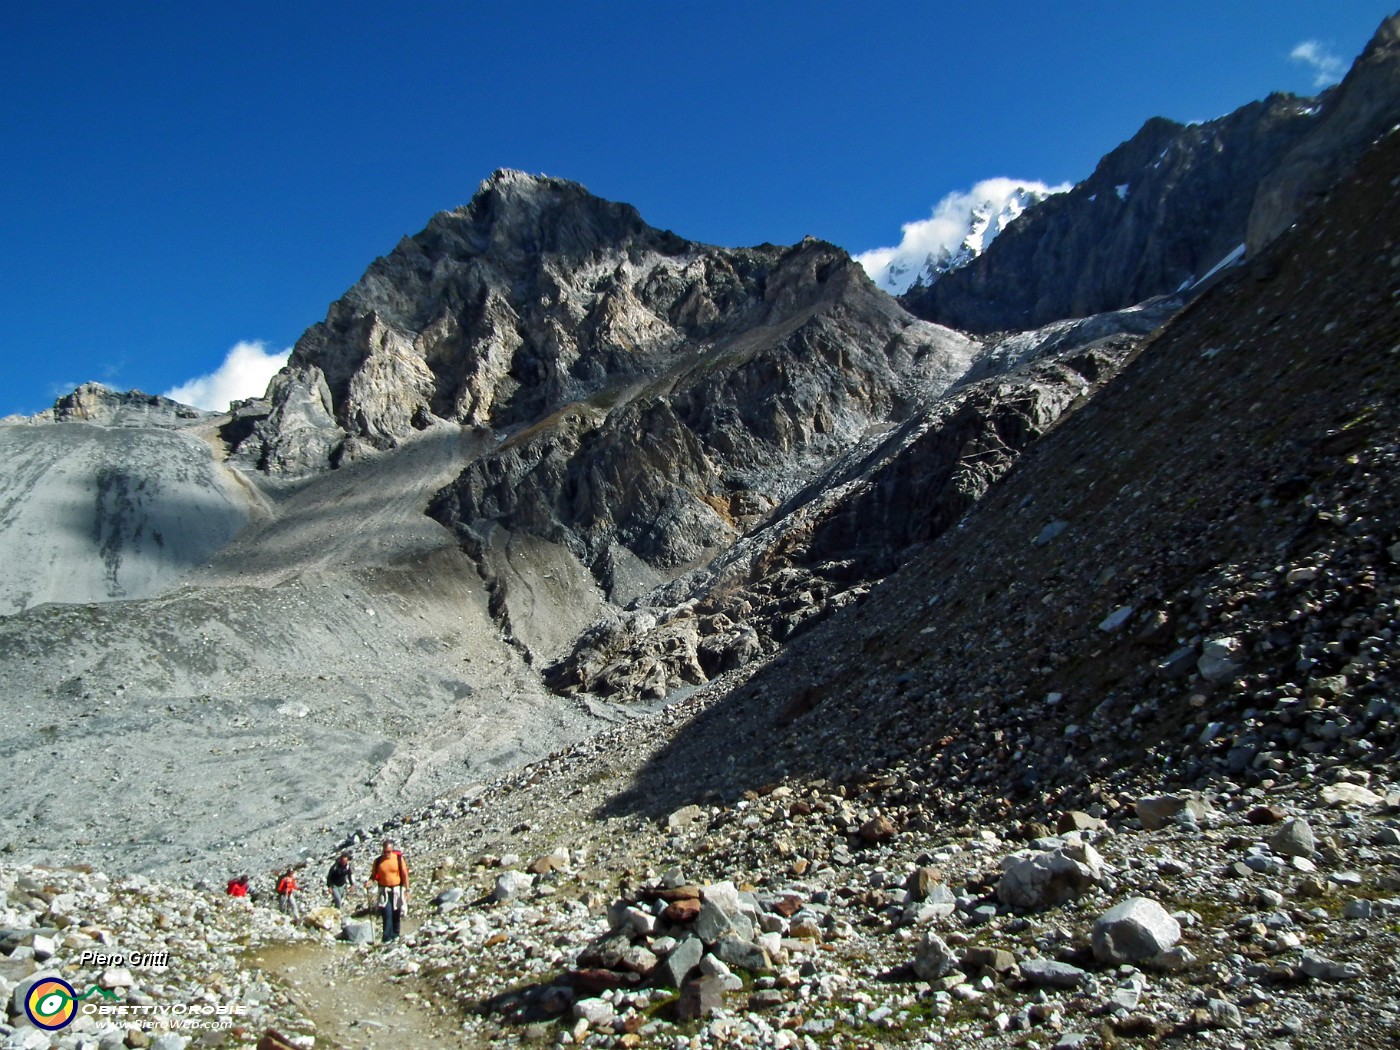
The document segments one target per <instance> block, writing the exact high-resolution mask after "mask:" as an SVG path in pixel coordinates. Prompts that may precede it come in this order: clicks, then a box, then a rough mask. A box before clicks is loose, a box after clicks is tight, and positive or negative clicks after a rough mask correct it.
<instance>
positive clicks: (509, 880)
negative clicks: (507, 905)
mask: <svg viewBox="0 0 1400 1050" xmlns="http://www.w3.org/2000/svg"><path fill="white" fill-rule="evenodd" d="M534 885H535V880H534V879H533V878H532V877H531V876H529V875H527V874H526V873H525V872H523V871H507V872H502V873H501V874H500V875H498V876H497V877H496V885H495V887H494V888H493V889H492V890H491V899H492V900H493V901H513V900H515V899H516V898H517V897H522V896H524V895H525V894H527V893H529V892H530V890H531V889H532V888H533V887H534Z"/></svg>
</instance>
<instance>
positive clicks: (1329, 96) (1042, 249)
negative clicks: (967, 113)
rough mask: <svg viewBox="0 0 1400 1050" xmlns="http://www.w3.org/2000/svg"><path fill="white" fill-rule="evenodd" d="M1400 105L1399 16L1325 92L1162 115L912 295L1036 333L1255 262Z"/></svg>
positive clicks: (913, 301) (955, 316) (921, 311)
mask: <svg viewBox="0 0 1400 1050" xmlns="http://www.w3.org/2000/svg"><path fill="white" fill-rule="evenodd" d="M1397 112H1400V16H1391V17H1390V18H1388V19H1386V21H1385V22H1383V23H1382V25H1381V27H1380V29H1379V30H1378V31H1377V33H1376V35H1375V37H1374V39H1373V40H1372V41H1371V43H1370V44H1369V45H1368V46H1367V48H1366V50H1365V52H1363V54H1362V55H1361V57H1360V58H1359V59H1358V60H1357V62H1356V64H1355V66H1354V67H1353V68H1352V70H1351V72H1350V73H1348V75H1347V77H1346V79H1345V80H1343V81H1342V83H1341V84H1340V85H1338V86H1337V87H1336V88H1332V89H1329V90H1328V91H1326V92H1324V93H1323V94H1322V95H1320V96H1319V97H1318V98H1316V99H1303V98H1295V97H1293V96H1291V95H1271V96H1270V97H1269V98H1268V99H1266V100H1264V101H1262V102H1253V103H1250V104H1249V105H1247V106H1243V107H1241V108H1240V109H1238V110H1236V111H1235V112H1233V113H1230V114H1228V115H1227V116H1224V117H1221V118H1220V119H1218V120H1212V121H1208V122H1207V123H1205V124H1194V125H1186V126H1183V125H1181V124H1177V123H1174V122H1172V121H1169V120H1164V119H1162V118H1160V117H1158V118H1153V119H1152V120H1149V121H1148V122H1147V123H1146V124H1144V125H1143V127H1142V129H1141V130H1140V131H1139V132H1138V133H1137V134H1136V135H1135V136H1133V138H1132V139H1130V140H1129V141H1128V142H1125V143H1124V144H1123V145H1121V146H1120V147H1118V149H1116V150H1114V151H1113V152H1112V153H1110V154H1108V156H1106V157H1104V159H1103V160H1102V161H1100V163H1099V166H1098V168H1097V169H1096V170H1095V171H1094V173H1093V174H1092V175H1091V176H1090V177H1089V178H1087V179H1085V180H1084V181H1083V182H1081V183H1080V184H1079V185H1077V186H1075V187H1074V189H1072V190H1071V191H1070V192H1069V193H1064V194H1058V195H1055V196H1053V197H1050V198H1049V199H1047V200H1045V201H1043V202H1041V203H1040V204H1037V205H1035V206H1034V207H1032V208H1030V209H1028V210H1027V211H1026V213H1025V214H1024V215H1022V216H1021V218H1020V219H1018V220H1017V221H1016V222H1013V223H1012V224H1011V226H1010V227H1008V228H1007V229H1006V230H1005V231H1004V232H1003V233H1002V234H1001V235H1000V236H999V237H997V239H996V240H995V241H993V242H992V243H991V245H989V246H988V248H987V251H986V252H985V253H983V254H982V255H981V256H979V257H978V258H977V259H975V260H973V261H972V262H971V263H970V264H969V265H967V266H965V267H963V268H962V269H959V270H955V271H953V272H951V273H949V274H946V275H944V276H943V277H942V278H941V279H939V280H938V281H937V283H935V284H933V285H932V286H929V287H919V286H916V287H915V288H913V289H911V290H910V291H909V292H908V293H907V294H906V295H905V296H904V302H905V304H906V305H907V306H908V307H909V309H910V310H911V311H912V312H913V313H915V314H917V315H918V316H920V317H925V318H928V319H930V320H933V321H936V322H938V323H939V324H946V325H949V326H951V327H953V328H958V329H961V330H963V331H971V332H992V331H1003V330H1007V329H1016V330H1020V329H1027V328H1035V327H1037V326H1040V325H1043V324H1046V323H1048V322H1050V321H1054V320H1058V319H1061V318H1069V317H1083V316H1086V315H1088V314H1093V313H1098V312H1101V311H1105V310H1114V309H1117V308H1120V307H1123V306H1128V305H1130V304H1132V303H1138V302H1142V301H1143V300H1146V299H1148V298H1150V297H1152V296H1157V295H1171V294H1176V293H1178V292H1179V291H1181V290H1182V289H1183V286H1184V285H1187V284H1189V283H1190V282H1192V281H1195V280H1200V279H1201V278H1203V277H1204V276H1205V275H1206V273H1207V272H1208V271H1209V270H1210V269H1211V268H1212V267H1214V266H1216V265H1217V264H1218V263H1219V262H1220V261H1221V260H1222V259H1224V258H1225V257H1226V256H1227V255H1228V254H1229V253H1230V252H1231V251H1232V250H1234V249H1236V248H1247V251H1248V254H1249V255H1250V256H1251V257H1253V256H1254V255H1256V254H1257V253H1258V252H1259V251H1260V250H1262V249H1263V248H1264V247H1265V246H1266V245H1267V244H1269V243H1270V242H1271V241H1272V240H1274V239H1275V238H1276V237H1277V236H1278V235H1279V234H1280V233H1281V232H1283V231H1284V230H1285V229H1287V228H1288V226H1289V225H1290V224H1291V223H1293V222H1294V221H1295V220H1296V219H1297V218H1298V216H1299V215H1300V214H1301V212H1302V210H1303V209H1304V208H1306V207H1307V206H1308V205H1309V204H1311V203H1313V202H1314V201H1316V200H1317V199H1319V198H1320V197H1321V196H1322V195H1324V194H1325V193H1326V192H1327V190H1328V189H1329V188H1330V187H1332V186H1333V185H1335V184H1336V182H1337V180H1338V179H1339V178H1340V177H1341V176H1342V175H1343V174H1344V173H1345V172H1346V171H1347V170H1348V169H1349V168H1351V167H1352V165H1354V164H1355V163H1356V161H1357V159H1358V158H1359V157H1360V156H1361V154H1362V153H1363V152H1364V151H1365V149H1366V148H1367V147H1368V146H1369V145H1370V144H1371V143H1372V142H1373V141H1374V140H1375V139H1376V138H1377V137H1379V136H1380V135H1381V134H1383V133H1384V132H1385V131H1386V130H1387V129H1389V128H1390V127H1391V126H1392V125H1393V124H1394V123H1395V115H1396V113H1397Z"/></svg>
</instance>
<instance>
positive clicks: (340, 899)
mask: <svg viewBox="0 0 1400 1050" xmlns="http://www.w3.org/2000/svg"><path fill="white" fill-rule="evenodd" d="M354 882H355V876H354V874H353V873H352V872H351V870H350V854H348V853H342V854H341V855H340V856H339V857H337V858H336V861H335V863H334V864H332V865H331V870H330V871H328V872H326V889H328V890H330V894H331V900H333V901H335V906H336V907H337V908H340V907H343V906H344V901H345V891H346V890H347V889H349V888H350V886H351V885H353V884H354Z"/></svg>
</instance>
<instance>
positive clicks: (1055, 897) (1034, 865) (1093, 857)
mask: <svg viewBox="0 0 1400 1050" xmlns="http://www.w3.org/2000/svg"><path fill="white" fill-rule="evenodd" d="M1102 868H1103V862H1102V860H1101V859H1100V858H1099V855H1098V852H1097V851H1096V850H1095V849H1094V847H1093V846H1088V845H1082V846H1065V847H1063V848H1061V849H1057V850H1054V851H1053V852H1030V851H1022V852H1020V853H1013V854H1012V855H1011V856H1009V857H1007V858H1005V859H1004V860H1003V861H1002V864H1001V879H1000V880H999V881H998V882H997V898H998V899H999V900H1001V902H1002V903H1003V904H1009V905H1011V906H1012V907H1013V908H1026V909H1035V908H1048V907H1051V906H1053V905H1056V904H1063V903H1064V902H1065V901H1067V900H1071V899H1073V898H1075V897H1080V896H1083V895H1084V894H1085V893H1087V892H1088V891H1089V890H1090V889H1092V888H1093V886H1094V884H1095V883H1096V882H1097V881H1098V879H1099V878H1100V876H1101V874H1102Z"/></svg>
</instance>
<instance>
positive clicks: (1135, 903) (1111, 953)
mask: <svg viewBox="0 0 1400 1050" xmlns="http://www.w3.org/2000/svg"><path fill="white" fill-rule="evenodd" d="M1180 939H1181V925H1180V924H1179V923H1178V922H1177V921H1176V920H1175V919H1173V918H1172V917H1171V916H1170V915H1168V914H1167V911H1166V909H1165V908H1163V907H1162V906H1161V905H1160V904H1158V903H1157V902H1156V901H1154V900H1149V899H1148V898H1147V897H1133V898H1132V899H1130V900H1126V901H1124V902H1123V903H1122V904H1119V905H1116V906H1114V907H1112V908H1110V909H1109V910H1108V911H1106V912H1104V913H1103V914H1102V915H1101V916H1099V918H1098V919H1097V920H1096V921H1095V923H1094V929H1093V933H1092V941H1093V945H1094V958H1096V959H1098V960H1099V961H1100V962H1104V963H1114V964H1122V963H1137V962H1144V961H1146V960H1148V959H1151V958H1153V957H1154V956H1157V955H1161V954H1162V953H1163V952H1165V951H1166V950H1167V949H1168V948H1170V947H1171V946H1172V945H1174V944H1175V943H1176V942H1177V941H1179V940H1180Z"/></svg>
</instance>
